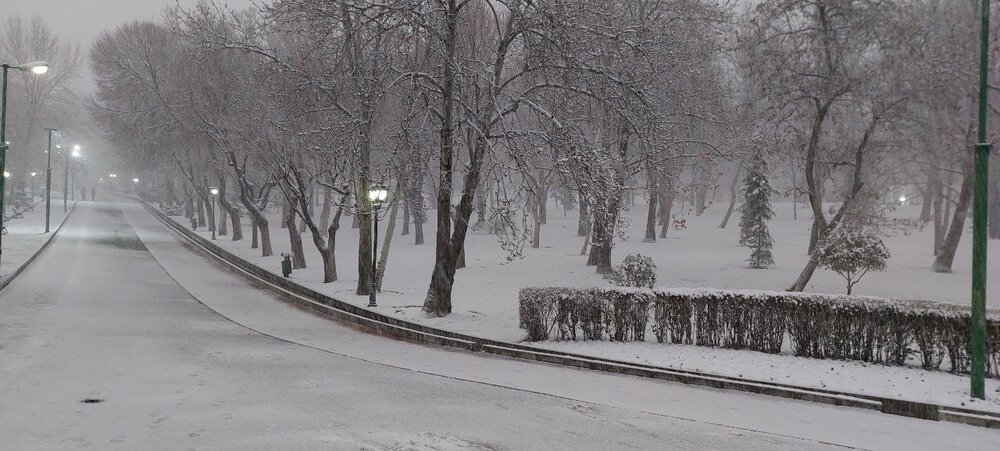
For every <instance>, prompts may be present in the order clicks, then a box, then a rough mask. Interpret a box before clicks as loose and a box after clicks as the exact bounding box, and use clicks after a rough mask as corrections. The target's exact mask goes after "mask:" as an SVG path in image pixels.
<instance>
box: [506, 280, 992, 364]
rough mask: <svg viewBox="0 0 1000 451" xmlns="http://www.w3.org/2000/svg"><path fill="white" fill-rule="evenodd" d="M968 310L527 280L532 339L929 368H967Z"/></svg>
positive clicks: (523, 299) (525, 306) (524, 310)
mask: <svg viewBox="0 0 1000 451" xmlns="http://www.w3.org/2000/svg"><path fill="white" fill-rule="evenodd" d="M969 321H970V320H969V309H968V307H965V306H958V305H950V304H941V303H933V302H922V301H897V300H890V299H880V298H872V297H860V296H838V295H819V294H808V293H791V292H762V291H749V290H707V289H699V290H692V289H656V290H652V289H639V288H582V289H571V288H524V289H522V290H521V292H520V325H521V328H522V329H524V330H525V331H527V338H526V340H527V341H541V340H549V339H556V340H577V339H578V338H580V339H583V340H612V341H644V340H645V332H646V330H647V325H648V327H649V329H650V330H652V331H653V334H654V335H655V336H656V340H657V341H658V342H660V343H676V344H694V345H698V346H720V347H723V348H727V349H748V350H753V351H760V352H767V353H772V354H776V353H779V352H781V351H782V349H783V348H786V346H785V345H787V349H788V350H789V351H790V352H791V353H792V354H794V355H797V356H803V357H813V358H820V359H839V360H861V361H865V362H873V363H883V364H887V365H897V366H898V365H905V364H906V363H907V360H908V358H909V357H911V356H912V357H914V358H915V361H916V362H917V364H919V365H920V366H922V367H923V368H926V369H940V368H941V366H942V364H943V362H944V361H945V359H947V361H948V367H949V368H950V369H951V370H952V371H959V372H967V371H968V366H969V355H968V350H969V346H970V343H969ZM987 329H988V331H987V334H988V337H989V339H988V340H987V365H988V372H989V374H991V375H992V376H994V377H1000V315H998V314H997V312H995V311H991V312H990V313H989V314H988V319H987Z"/></svg>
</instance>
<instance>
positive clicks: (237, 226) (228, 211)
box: [219, 179, 243, 241]
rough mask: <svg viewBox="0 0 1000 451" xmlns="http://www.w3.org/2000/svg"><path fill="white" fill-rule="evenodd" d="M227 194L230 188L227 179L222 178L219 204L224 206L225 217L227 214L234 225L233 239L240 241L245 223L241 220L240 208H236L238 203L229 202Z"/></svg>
mask: <svg viewBox="0 0 1000 451" xmlns="http://www.w3.org/2000/svg"><path fill="white" fill-rule="evenodd" d="M227 194H228V190H227V187H226V183H225V179H221V180H220V181H219V205H221V206H222V210H223V215H222V217H223V218H225V217H226V215H228V216H229V218H230V220H231V222H232V225H233V241H240V240H242V239H243V224H242V221H240V209H239V208H236V205H233V204H232V203H231V202H229V198H228V196H227Z"/></svg>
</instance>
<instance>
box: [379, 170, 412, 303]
mask: <svg viewBox="0 0 1000 451" xmlns="http://www.w3.org/2000/svg"><path fill="white" fill-rule="evenodd" d="M402 192H403V191H402V188H401V185H400V184H399V183H397V184H396V192H395V193H393V195H392V205H391V206H389V208H390V209H391V210H390V211H389V223H388V224H386V227H385V239H384V240H383V241H382V251H381V252H380V253H379V258H378V267H377V268H376V269H375V289H376V290H378V291H379V292H381V291H382V279H384V278H385V267H386V265H387V264H388V263H389V249H390V246H392V236H393V234H394V233H395V231H396V218H397V217H398V216H399V204H400V203H401V202H400V197H402V196H400V194H402ZM402 203H403V204H406V202H405V201H403V202H402Z"/></svg>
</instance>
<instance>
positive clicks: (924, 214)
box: [919, 186, 934, 222]
mask: <svg viewBox="0 0 1000 451" xmlns="http://www.w3.org/2000/svg"><path fill="white" fill-rule="evenodd" d="M933 209H934V189H933V187H931V186H927V188H926V189H922V190H920V218H919V220H920V222H930V220H931V214H932V213H933Z"/></svg>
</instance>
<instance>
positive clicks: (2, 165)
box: [0, 61, 49, 257]
mask: <svg viewBox="0 0 1000 451" xmlns="http://www.w3.org/2000/svg"><path fill="white" fill-rule="evenodd" d="M0 68H3V88H2V89H0V90H2V91H3V94H2V95H0V172H3V173H4V174H7V170H6V165H7V71H8V69H11V68H14V69H17V70H19V71H21V72H25V71H27V72H31V73H32V74H35V75H42V74H44V73H46V72H48V71H49V63H46V62H45V61H35V62H33V63H26V64H0ZM6 186H7V176H6V175H4V177H0V229H3V213H4V212H5V211H7V210H6V209H5V207H4V204H3V201H4V195H3V194H4V193H5V192H6V191H5V188H6ZM2 256H3V234H0V257H2Z"/></svg>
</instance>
